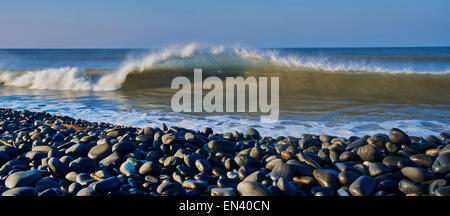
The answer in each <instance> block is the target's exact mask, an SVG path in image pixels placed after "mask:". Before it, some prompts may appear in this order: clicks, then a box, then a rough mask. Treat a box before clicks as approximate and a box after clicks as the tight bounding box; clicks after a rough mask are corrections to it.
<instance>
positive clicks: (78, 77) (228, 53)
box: [0, 43, 450, 91]
mask: <svg viewBox="0 0 450 216" xmlns="http://www.w3.org/2000/svg"><path fill="white" fill-rule="evenodd" d="M357 58H359V59H357V60H355V58H342V57H336V56H334V57H332V56H302V55H293V54H284V55H282V54H280V53H279V52H277V51H273V50H255V49H247V48H243V47H236V48H234V49H225V48H224V47H223V46H216V47H206V48H205V47H201V46H199V45H197V44H195V43H191V44H188V45H186V46H183V47H175V46H172V47H167V48H164V49H160V50H156V51H152V52H150V53H149V54H148V55H146V56H144V57H141V58H137V59H132V60H128V61H125V62H124V63H123V64H122V65H121V66H120V67H119V68H118V69H116V70H114V71H113V72H110V73H107V74H102V75H101V76H100V77H96V78H93V77H92V76H90V75H88V74H86V73H85V71H83V70H81V69H79V68H75V67H63V68H49V69H44V70H39V71H26V72H24V73H18V72H15V71H14V72H13V71H4V72H0V83H3V84H5V85H8V86H16V87H27V88H31V89H60V90H93V91H113V90H117V89H120V88H122V87H123V85H124V84H125V83H126V80H127V78H128V77H129V76H130V74H135V73H142V72H144V71H151V70H152V71H157V70H160V72H167V70H172V71H173V70H180V69H181V70H184V71H192V70H193V68H204V69H208V68H209V69H211V70H212V71H217V72H227V71H234V72H236V71H240V72H245V71H247V70H252V69H256V70H258V69H261V68H264V71H266V72H267V71H269V72H270V71H273V72H278V71H283V70H286V69H289V70H291V71H292V70H294V71H297V72H301V71H302V70H305V69H308V70H318V71H334V72H335V71H344V72H348V71H353V72H354V71H358V72H382V73H394V74H398V73H412V74H421V73H425V74H429V73H431V74H449V73H450V68H448V67H447V68H446V66H444V68H440V69H437V70H427V68H416V67H413V66H411V65H408V64H398V62H395V61H392V62H389V61H388V62H381V63H380V62H377V61H375V60H373V59H371V58H365V57H363V56H361V57H357ZM260 72H262V70H261V71H260Z"/></svg>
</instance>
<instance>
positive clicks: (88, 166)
mask: <svg viewBox="0 0 450 216" xmlns="http://www.w3.org/2000/svg"><path fill="white" fill-rule="evenodd" d="M96 166H97V163H96V162H95V160H92V159H90V158H87V157H80V158H77V159H75V160H73V161H72V162H70V164H69V168H70V169H71V170H73V171H75V172H79V173H83V172H85V173H90V172H93V171H94V169H95V167H96Z"/></svg>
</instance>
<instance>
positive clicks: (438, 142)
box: [426, 135, 443, 145]
mask: <svg viewBox="0 0 450 216" xmlns="http://www.w3.org/2000/svg"><path fill="white" fill-rule="evenodd" d="M426 140H427V141H428V142H430V143H434V144H436V145H442V144H443V143H442V140H441V139H439V138H438V137H436V136H434V135H430V136H427V138H426Z"/></svg>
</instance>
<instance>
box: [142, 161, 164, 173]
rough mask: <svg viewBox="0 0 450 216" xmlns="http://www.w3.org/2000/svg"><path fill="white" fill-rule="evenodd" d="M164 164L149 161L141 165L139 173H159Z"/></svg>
mask: <svg viewBox="0 0 450 216" xmlns="http://www.w3.org/2000/svg"><path fill="white" fill-rule="evenodd" d="M161 168H162V166H161V165H160V164H158V163H156V162H153V161H148V162H145V163H144V164H142V165H141V167H140V168H139V174H141V175H159V173H160V172H161Z"/></svg>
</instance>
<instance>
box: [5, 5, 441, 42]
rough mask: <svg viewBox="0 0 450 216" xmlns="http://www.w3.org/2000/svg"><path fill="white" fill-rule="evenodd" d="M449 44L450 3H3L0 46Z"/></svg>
mask: <svg viewBox="0 0 450 216" xmlns="http://www.w3.org/2000/svg"><path fill="white" fill-rule="evenodd" d="M190 42H197V43H200V44H213V45H224V46H234V45H245V46H253V47H355V46H357V47H358V46H359V47H360V46H363V47H366V46H450V1H448V0H427V1H416V0H408V1H406V0H397V1H394V0H390V1H388V0H377V1H364V0H314V1H312V0H311V1H301V0H295V1H294V0H292V1H291V0H289V1H280V0H278V1H262V0H260V1H256V0H254V1H253V0H250V1H243V0H241V1H235V0H227V1H222V2H219V1H211V0H210V1H196V0H191V1H181V0H171V1H169V0H168V1H149V0H129V1H115V0H108V1H107V0H97V1H95V0H94V1H92V0H91V1H85V0H78V1H71V0H65V1H61V0H39V1H35V0H34V1H33V0H30V1H25V0H0V48H151V47H162V46H166V45H173V44H179V45H182V44H186V43H190Z"/></svg>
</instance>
